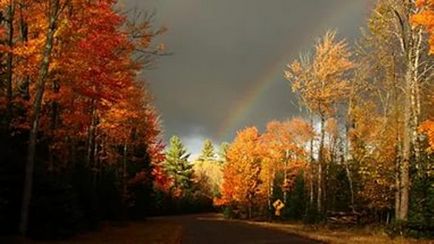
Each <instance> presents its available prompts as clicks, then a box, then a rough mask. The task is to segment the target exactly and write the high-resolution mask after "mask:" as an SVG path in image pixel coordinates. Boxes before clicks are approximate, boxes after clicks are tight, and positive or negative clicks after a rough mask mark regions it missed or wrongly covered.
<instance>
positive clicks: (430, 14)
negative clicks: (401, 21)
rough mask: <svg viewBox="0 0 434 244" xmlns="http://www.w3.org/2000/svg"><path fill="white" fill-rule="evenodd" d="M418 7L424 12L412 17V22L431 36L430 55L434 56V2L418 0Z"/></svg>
mask: <svg viewBox="0 0 434 244" xmlns="http://www.w3.org/2000/svg"><path fill="white" fill-rule="evenodd" d="M416 5H417V7H419V8H422V11H420V12H419V13H417V14H415V15H414V16H413V17H412V22H413V23H414V24H415V25H422V26H424V27H425V29H426V30H427V32H428V33H429V34H430V35H431V37H430V40H429V43H430V53H431V54H434V1H432V0H418V1H417V2H416Z"/></svg>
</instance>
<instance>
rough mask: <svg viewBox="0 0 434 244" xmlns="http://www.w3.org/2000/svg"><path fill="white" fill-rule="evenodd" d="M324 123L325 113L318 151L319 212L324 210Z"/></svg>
mask: <svg viewBox="0 0 434 244" xmlns="http://www.w3.org/2000/svg"><path fill="white" fill-rule="evenodd" d="M324 124H325V118H324V115H321V139H320V144H319V152H318V183H317V184H318V194H317V208H318V212H321V211H322V195H323V193H322V187H323V184H322V183H323V182H322V166H323V161H324V157H323V153H324V152H323V151H324V136H325V128H324Z"/></svg>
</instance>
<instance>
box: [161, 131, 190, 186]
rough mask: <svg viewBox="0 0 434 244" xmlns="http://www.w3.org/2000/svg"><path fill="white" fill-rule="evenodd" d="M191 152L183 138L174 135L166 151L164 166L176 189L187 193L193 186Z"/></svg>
mask: <svg viewBox="0 0 434 244" xmlns="http://www.w3.org/2000/svg"><path fill="white" fill-rule="evenodd" d="M189 157H190V154H189V153H187V150H186V149H185V147H184V145H183V144H182V142H181V139H180V138H179V137H178V136H173V137H172V138H171V139H170V146H169V149H168V150H167V152H166V161H165V162H164V167H165V170H166V172H167V174H168V175H169V177H171V178H172V179H173V184H174V190H175V191H179V192H181V193H185V192H186V191H188V190H190V188H191V187H192V175H193V165H192V164H190V163H189V162H188V158H189Z"/></svg>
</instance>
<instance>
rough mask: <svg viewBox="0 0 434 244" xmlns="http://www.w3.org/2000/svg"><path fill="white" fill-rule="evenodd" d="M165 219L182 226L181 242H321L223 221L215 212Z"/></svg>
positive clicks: (228, 243)
mask: <svg viewBox="0 0 434 244" xmlns="http://www.w3.org/2000/svg"><path fill="white" fill-rule="evenodd" d="M164 219H167V220H170V221H174V222H177V223H178V224H180V225H182V227H183V229H184V234H183V238H182V244H201V243H204V244H214V243H216V244H217V243H223V244H232V243H236V244H238V243H301V244H313V243H320V242H317V241H313V240H309V239H305V238H302V237H299V236H296V235H291V234H288V233H285V232H282V231H279V230H272V229H267V228H261V227H259V226H256V225H249V224H246V223H240V222H236V221H227V220H223V219H222V218H221V217H220V215H217V214H199V215H185V216H172V217H165V218H164Z"/></svg>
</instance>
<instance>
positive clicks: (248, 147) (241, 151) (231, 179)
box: [217, 127, 260, 206]
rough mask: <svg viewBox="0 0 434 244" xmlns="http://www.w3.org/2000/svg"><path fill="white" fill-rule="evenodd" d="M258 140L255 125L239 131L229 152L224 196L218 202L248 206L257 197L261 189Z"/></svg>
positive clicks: (224, 179) (225, 172)
mask: <svg viewBox="0 0 434 244" xmlns="http://www.w3.org/2000/svg"><path fill="white" fill-rule="evenodd" d="M258 140H259V132H258V130H257V129H256V128H254V127H251V128H247V129H245V130H242V131H240V132H238V134H237V137H236V138H235V140H234V142H233V144H231V145H230V147H229V149H228V152H227V163H226V164H225V166H224V169H223V184H222V189H221V194H222V197H221V199H219V200H217V203H219V204H240V205H241V206H246V205H248V204H249V203H251V202H252V201H253V198H255V196H256V193H257V191H258V189H259V172H260V158H259V157H258V156H259V155H258V144H257V143H258Z"/></svg>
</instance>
